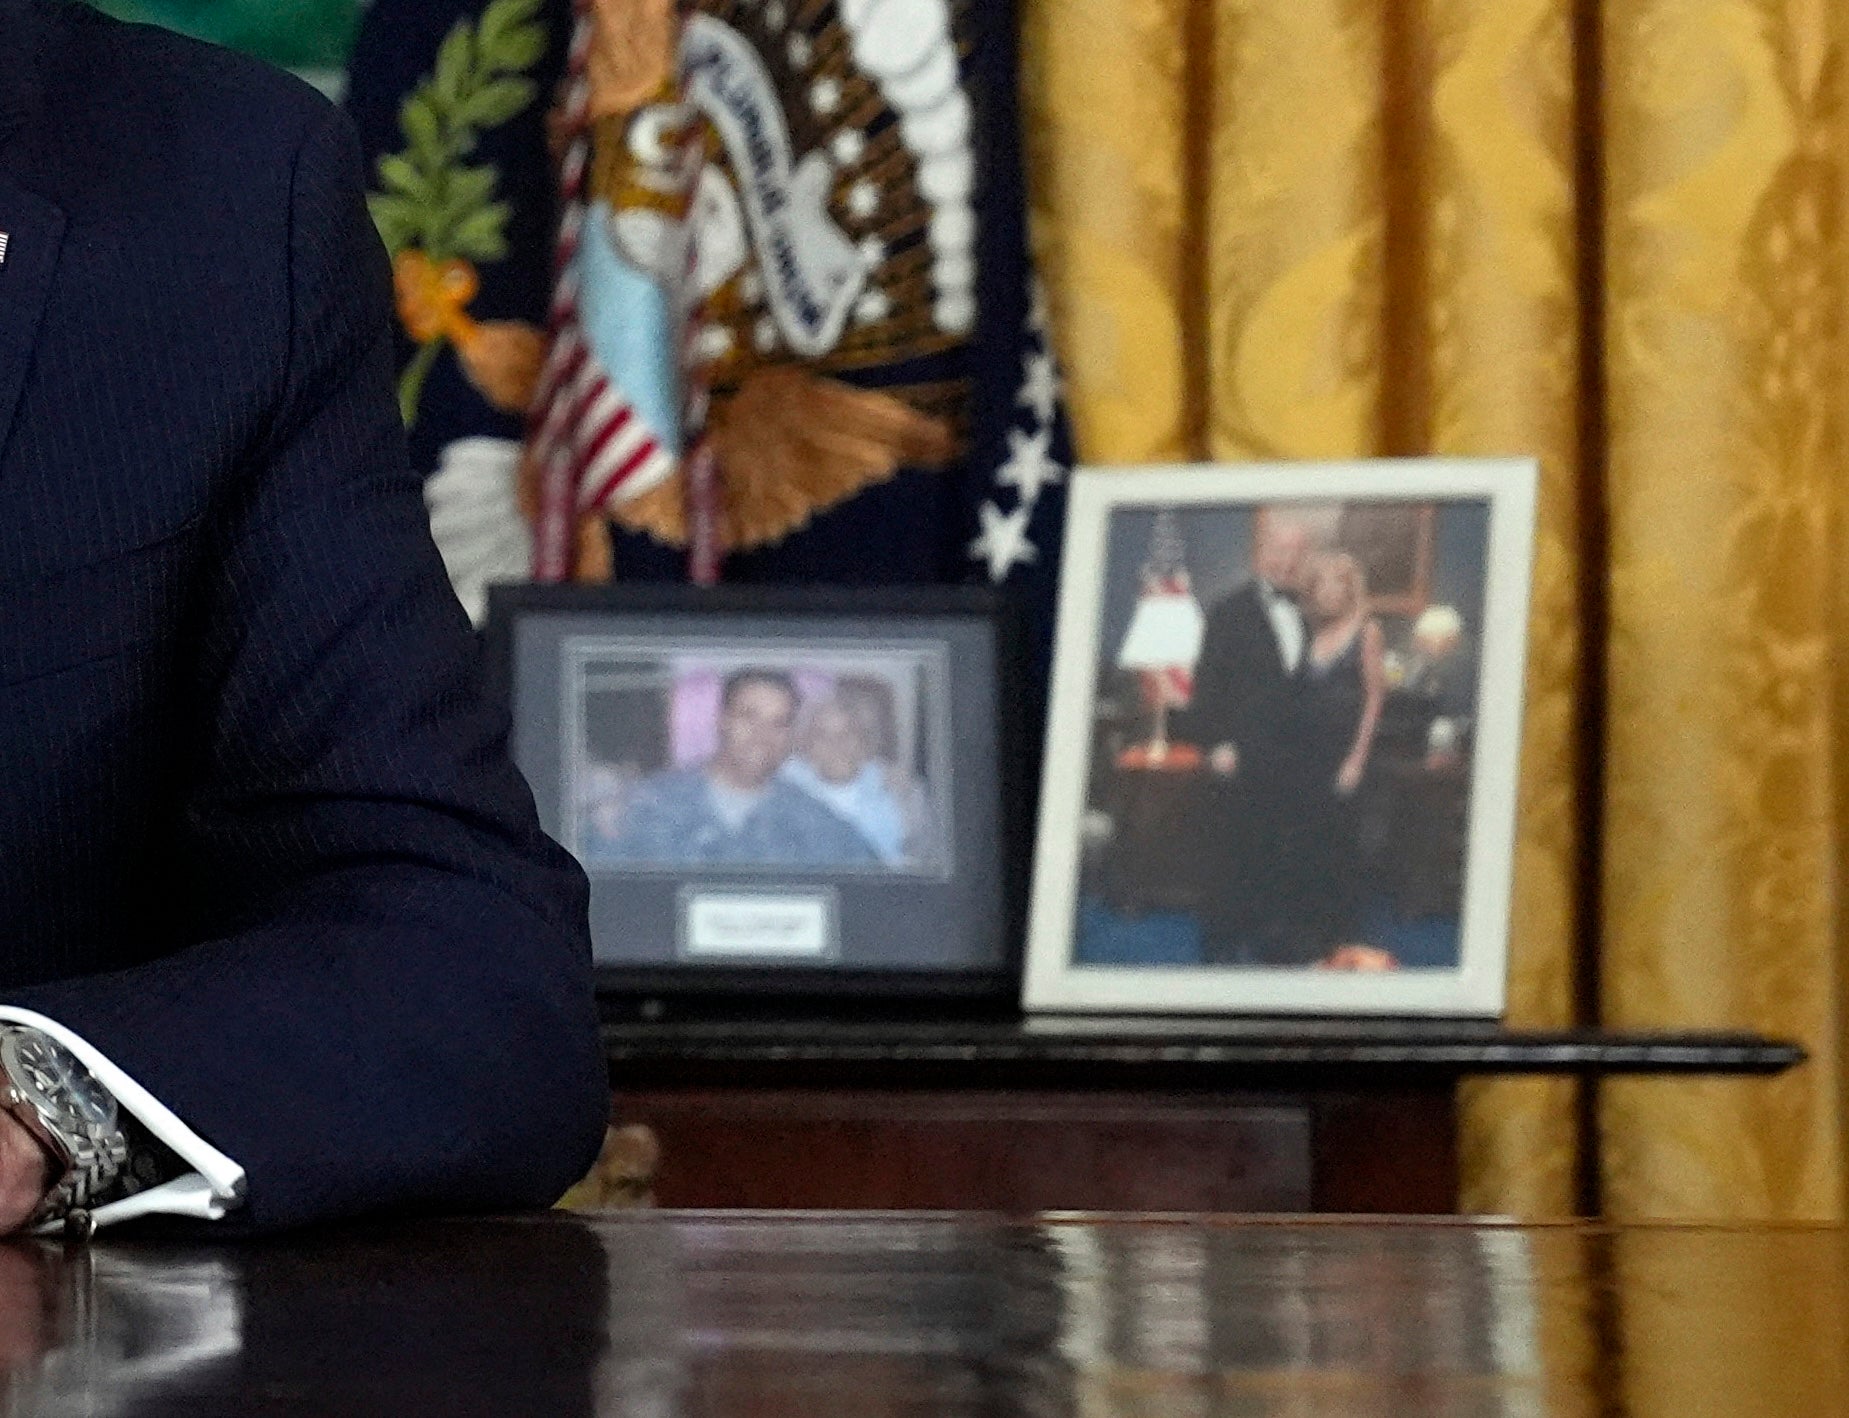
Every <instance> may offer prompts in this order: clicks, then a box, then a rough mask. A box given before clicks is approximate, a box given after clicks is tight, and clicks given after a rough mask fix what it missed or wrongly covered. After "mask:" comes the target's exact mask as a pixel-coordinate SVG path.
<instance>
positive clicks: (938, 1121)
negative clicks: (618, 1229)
mask: <svg viewBox="0 0 1849 1418" xmlns="http://www.w3.org/2000/svg"><path fill="white" fill-rule="evenodd" d="M605 1037H606V1046H607V1049H608V1052H609V1056H610V1073H611V1081H612V1086H613V1088H614V1090H615V1106H614V1113H613V1121H614V1122H615V1123H616V1124H618V1125H620V1126H639V1127H643V1128H646V1129H648V1130H649V1131H650V1132H651V1133H652V1134H653V1137H654V1140H655V1142H656V1144H657V1145H658V1147H659V1162H658V1164H657V1170H656V1174H655V1176H654V1179H653V1182H654V1185H653V1199H654V1201H655V1203H656V1204H657V1205H660V1206H664V1207H689V1208H739V1209H750V1210H758V1209H786V1208H789V1209H826V1210H836V1209H846V1210H861V1209H871V1210H889V1209H891V1210H958V1211H965V1210H974V1211H996V1212H1004V1213H1011V1214H1025V1213H1030V1212H1044V1211H1137V1212H1149V1211H1215V1212H1229V1211H1240V1212H1344V1213H1375V1214H1380V1213H1386V1214H1445V1213H1450V1212H1452V1211H1454V1210H1455V1209H1456V1206H1457V1122H1456V1089H1457V1084H1458V1081H1459V1080H1460V1079H1461V1078H1463V1077H1464V1076H1466V1075H1468V1074H1480V1073H1571V1074H1579V1075H1582V1076H1585V1077H1588V1078H1591V1079H1595V1080H1596V1079H1598V1078H1602V1077H1605V1076H1609V1075H1613V1074H1618V1073H1629V1074H1673V1073H1704V1074H1716V1073H1722V1074H1742V1075H1752V1074H1769V1073H1776V1072H1779V1071H1781V1070H1782V1069H1785V1068H1788V1067H1791V1066H1792V1065H1794V1064H1796V1063H1798V1062H1800V1061H1801V1060H1802V1058H1803V1054H1802V1051H1801V1050H1799V1049H1797V1048H1796V1047H1795V1046H1793V1045H1790V1044H1784V1043H1780V1042H1777V1041H1774V1040H1767V1039H1762V1038H1758V1037H1756V1036H1752V1035H1741V1034H1719V1033H1707V1034H1680V1035H1612V1034H1603V1033H1596V1032H1582V1033H1562V1034H1517V1033H1510V1032H1508V1031H1505V1030H1502V1029H1500V1028H1498V1027H1496V1026H1494V1025H1488V1024H1485V1025H1475V1024H1443V1025H1433V1024H1429V1023H1423V1022H1417V1023H1402V1022H1378V1023H1376V1022H1366V1021H1340V1022H1332V1021H1321V1020H1316V1021H1303V1020H1293V1021H1270V1020H1267V1021H1254V1020H1215V1021H1197V1020H1190V1021H1164V1020H1149V1019H1094V1018H1088V1019H1071V1020H1064V1019H1049V1020H1033V1021H1021V1020H989V1021H964V1022H957V1023H943V1022H916V1023H904V1024H864V1023H843V1022H840V1021H802V1022H797V1021H790V1022H783V1023H764V1022H739V1021H713V1020H708V1021H701V1022H688V1023H674V1024H616V1025H611V1026H608V1027H607V1029H606V1035H605ZM1743 1086H1750V1085H1743Z"/></svg>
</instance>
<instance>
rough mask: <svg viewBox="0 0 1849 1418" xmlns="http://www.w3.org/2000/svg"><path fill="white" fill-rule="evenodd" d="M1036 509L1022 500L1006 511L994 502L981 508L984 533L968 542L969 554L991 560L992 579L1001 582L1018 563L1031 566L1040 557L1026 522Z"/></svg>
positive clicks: (989, 561) (978, 558)
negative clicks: (1030, 538) (1031, 540)
mask: <svg viewBox="0 0 1849 1418" xmlns="http://www.w3.org/2000/svg"><path fill="white" fill-rule="evenodd" d="M1033 512H1034V509H1033V508H1031V507H1029V506H1027V504H1026V503H1022V504H1021V505H1020V506H1019V507H1017V508H1015V509H1014V511H1012V512H1003V511H1002V510H1001V508H999V507H997V506H996V505H995V504H994V503H993V502H985V503H983V504H982V506H981V507H980V508H979V509H978V513H979V515H980V516H981V518H982V535H981V536H979V537H977V538H976V540H975V541H973V542H971V543H970V544H969V554H970V555H971V556H972V557H974V558H975V559H976V560H977V561H986V562H988V564H989V579H990V580H991V581H993V582H995V583H996V584H997V585H999V584H1000V583H1001V582H1003V581H1006V580H1007V579H1008V573H1009V572H1010V571H1012V570H1014V568H1015V567H1017V566H1029V565H1031V564H1032V563H1034V562H1035V561H1038V560H1039V559H1040V553H1039V551H1038V550H1037V549H1036V548H1035V547H1034V544H1033V543H1032V542H1030V541H1029V540H1028V539H1027V522H1028V519H1029V518H1030V517H1032V516H1033Z"/></svg>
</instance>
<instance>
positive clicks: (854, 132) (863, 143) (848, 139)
mask: <svg viewBox="0 0 1849 1418" xmlns="http://www.w3.org/2000/svg"><path fill="white" fill-rule="evenodd" d="M828 147H829V151H830V152H832V153H833V154H834V155H835V161H836V162H838V163H840V164H841V166H843V167H852V166H853V165H854V164H855V163H857V162H859V161H860V160H861V158H862V157H864V156H865V155H866V151H867V140H866V137H865V135H863V134H862V133H861V131H860V130H859V129H858V128H843V129H842V130H841V131H840V132H839V133H837V134H835V136H834V137H832V138H830V139H829V140H828Z"/></svg>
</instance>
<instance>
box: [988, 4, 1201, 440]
mask: <svg viewBox="0 0 1849 1418" xmlns="http://www.w3.org/2000/svg"><path fill="white" fill-rule="evenodd" d="M1191 8H1192V0H1055V2H1054V3H1040V4H1028V5H1025V6H1024V7H1023V9H1022V36H1021V39H1022V103H1023V109H1024V113H1025V120H1026V126H1027V148H1026V151H1027V155H1028V162H1029V164H1030V167H1031V169H1032V173H1033V180H1032V184H1031V186H1032V193H1033V196H1032V204H1033V212H1034V216H1035V218H1036V220H1035V222H1034V234H1035V237H1034V247H1035V256H1036V259H1037V260H1038V263H1039V269H1040V271H1041V274H1042V276H1043V277H1044V279H1045V281H1046V283H1047V287H1048V292H1049V305H1050V308H1051V311H1052V316H1053V325H1054V329H1055V331H1056V333H1057V341H1058V348H1059V353H1060V356H1061V359H1062V361H1063V363H1064V365H1065V373H1066V379H1067V383H1068V391H1069V405H1070V408H1071V410H1072V419H1073V431H1074V435H1075V437H1076V438H1077V440H1078V441H1079V443H1080V444H1081V445H1082V446H1083V447H1084V448H1085V450H1086V457H1088V458H1089V459H1091V460H1092V461H1093V462H1103V463H1114V462H1130V463H1137V462H1163V461H1175V460H1184V459H1188V458H1194V457H1198V456H1199V455H1200V452H1201V447H1200V417H1201V411H1200V410H1199V408H1197V407H1193V406H1191V404H1190V400H1189V390H1190V388H1191V387H1194V386H1196V385H1198V382H1199V381H1198V379H1197V377H1196V376H1195V375H1193V374H1192V373H1191V372H1190V365H1191V364H1193V365H1199V364H1200V363H1201V362H1202V359H1203V352H1202V351H1201V350H1200V348H1199V345H1198V342H1190V341H1189V340H1188V339H1186V338H1185V337H1184V312H1187V311H1192V310H1195V309H1198V307H1199V303H1200V298H1201V293H1200V288H1199V283H1198V278H1197V276H1196V274H1195V272H1194V269H1193V268H1194V266H1195V264H1196V263H1195V262H1194V261H1193V260H1192V259H1191V256H1190V253H1191V251H1192V250H1193V249H1194V243H1195V241H1196V237H1195V235H1194V231H1193V228H1194V227H1195V225H1196V223H1194V222H1192V221H1191V220H1190V217H1189V210H1190V203H1189V191H1190V185H1191V183H1192V181H1193V178H1192V176H1191V172H1192V169H1193V167H1194V166H1195V164H1193V163H1192V162H1191V160H1190V154H1191V152H1192V147H1191V139H1190V136H1189V134H1190V123H1191V121H1192V119H1191V115H1192V113H1193V110H1194V107H1195V101H1194V98H1193V94H1192V86H1191V85H1190V83H1189V74H1190V69H1191V66H1192V64H1193V62H1194V61H1193V60H1191V58H1190V50H1189V48H1188V46H1187V44H1186V43H1185V37H1186V34H1187V31H1188V27H1189V12H1190V10H1191Z"/></svg>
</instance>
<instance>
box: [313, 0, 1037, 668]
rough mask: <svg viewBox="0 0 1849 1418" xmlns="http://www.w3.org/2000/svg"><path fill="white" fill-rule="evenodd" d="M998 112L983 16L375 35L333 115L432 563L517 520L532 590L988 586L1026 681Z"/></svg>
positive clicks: (1025, 389) (1029, 325) (1021, 416)
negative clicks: (361, 226)
mask: <svg viewBox="0 0 1849 1418" xmlns="http://www.w3.org/2000/svg"><path fill="white" fill-rule="evenodd" d="M535 34H543V37H544V38H543V44H542V43H541V41H539V40H537V39H535V38H534V35H535ZM542 50H543V52H541V51H542ZM1015 77H1016V62H1015V40H1014V16H1013V13H1012V7H1011V6H1010V5H1008V4H1004V3H993V0H984V3H982V4H971V3H967V0H693V3H689V4H682V5H676V4H674V3H672V0H583V3H580V4H577V5H575V6H573V5H568V4H566V3H564V0H493V3H490V4H486V5H484V4H482V3H480V0H474V2H473V3H468V2H467V0H377V4H376V5H375V6H374V8H373V9H372V11H371V12H370V13H369V14H368V16H367V18H366V21H365V24H364V26H363V29H362V32H361V35H360V40H359V44H358V47H357V51H356V54H355V59H354V72H353V76H352V83H351V97H350V100H349V102H350V104H351V107H352V110H353V112H354V114H355V116H356V117H358V118H359V119H360V121H361V124H362V127H363V128H364V129H365V130H366V132H367V134H368V137H367V146H368V150H369V155H370V157H371V160H372V161H373V163H374V165H375V173H376V178H377V195H376V197H375V214H376V215H377V216H378V217H379V220H380V227H381V230H382V232H384V233H385V235H386V239H387V242H388V245H389V246H391V248H392V249H393V252H394V261H395V265H396V269H397V274H398V282H399V305H400V315H401V317H402V323H403V325H404V329H405V345H404V355H405V386H404V389H403V394H404V403H405V410H406V417H407V421H408V423H409V425H410V428H411V432H412V441H413V447H414V449H415V450H416V453H417V456H418V458H419V461H420V465H421V466H422V467H423V468H424V469H425V470H426V471H427V472H430V473H433V474H436V475H437V476H436V477H435V479H434V480H433V484H432V489H433V491H432V504H433V518H434V519H436V521H437V522H439V523H440V524H441V525H442V527H443V528H444V529H445V531H446V532H447V533H448V534H449V535H448V538H447V540H448V541H449V542H450V543H451V545H452V546H453V545H455V544H458V543H460V542H462V541H467V540H468V539H469V538H470V537H474V538H476V539H477V543H476V544H477V545H478V546H483V545H486V537H487V531H488V529H490V528H493V527H495V526H497V525H501V526H503V527H504V524H505V521H506V518H507V517H508V516H510V515H512V512H513V510H514V509H516V508H519V509H521V510H523V511H524V512H525V513H526V514H527V516H528V517H530V518H531V520H532V523H533V526H534V529H535V535H534V536H533V537H532V538H531V540H530V543H527V544H526V545H528V546H529V547H530V553H531V559H530V561H529V562H528V564H527V569H528V570H530V571H533V572H535V573H536V574H538V575H539V576H541V577H542V578H544V579H562V578H565V577H576V578H578V579H601V578H604V577H609V576H614V577H616V578H619V579H631V580H661V579H692V580H697V581H707V580H725V581H733V582H798V583H810V584H832V585H848V586H853V585H873V584H899V585H905V584H945V583H950V584H958V583H986V584H995V585H1000V586H1005V587H1007V588H1009V590H1010V591H1011V593H1012V594H1013V595H1014V596H1015V597H1017V598H1018V599H1019V600H1020V601H1021V602H1023V603H1024V604H1025V605H1026V606H1027V607H1028V609H1029V611H1030V612H1031V620H1032V622H1033V624H1034V626H1035V629H1036V642H1035V643H1036V663H1037V664H1039V665H1040V667H1041V669H1042V671H1043V670H1044V661H1045V658H1046V654H1047V651H1048V649H1049V647H1050V643H1051V624H1052V603H1053V583H1054V580H1055V578H1056V576H1057V572H1058V561H1059V539H1060V535H1061V532H1062V529H1063V521H1064V506H1065V487H1064V484H1065V480H1066V477H1067V472H1068V468H1069V466H1070V459H1071V455H1070V447H1069V441H1068V436H1067V431H1066V424H1065V419H1064V414H1063V409H1062V404H1061V396H1060V380H1059V374H1058V369H1057V364H1056V361H1055V358H1054V355H1053V350H1052V346H1051V341H1050V338H1049V335H1048V331H1047V328H1046V318H1045V307H1044V303H1043V302H1042V301H1040V300H1039V299H1037V298H1036V296H1035V286H1034V282H1033V278H1032V274H1031V271H1030V268H1029V263H1028V259H1027V243H1026V235H1025V196H1024V190H1023V186H1022V177H1021V170H1020V150H1019V132H1018V122H1019V120H1018V114H1017V110H1016V102H1015V91H1014V85H1015ZM522 396H524V404H523V403H522ZM522 435H524V438H525V444H526V446H525V449H524V453H522V452H521V451H519V450H517V449H512V450H510V445H512V444H514V443H515V442H516V441H517V440H519V439H520V438H521V436H522ZM497 518H498V519H499V522H498V523H497ZM606 525H607V526H608V528H609V531H608V533H607V534H606V532H605V530H604V529H605V527H606ZM525 535H526V534H525V532H524V531H523V532H522V533H521V536H523V537H524V536H525ZM440 540H443V539H442V538H440ZM513 544H514V539H512V538H508V537H506V536H503V537H501V539H500V541H499V543H498V545H499V546H500V548H501V550H502V552H503V553H505V552H506V551H507V549H508V548H509V547H510V546H512V545H513ZM445 549H446V555H447V554H450V553H451V546H446V548H445ZM482 559H483V560H492V558H482ZM452 569H456V567H455V565H454V564H453V566H452ZM503 570H504V569H503Z"/></svg>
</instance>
